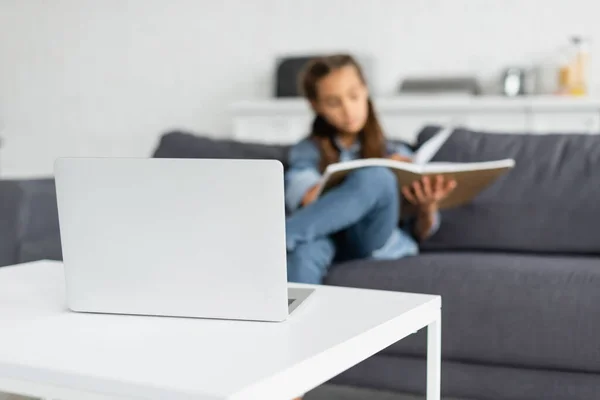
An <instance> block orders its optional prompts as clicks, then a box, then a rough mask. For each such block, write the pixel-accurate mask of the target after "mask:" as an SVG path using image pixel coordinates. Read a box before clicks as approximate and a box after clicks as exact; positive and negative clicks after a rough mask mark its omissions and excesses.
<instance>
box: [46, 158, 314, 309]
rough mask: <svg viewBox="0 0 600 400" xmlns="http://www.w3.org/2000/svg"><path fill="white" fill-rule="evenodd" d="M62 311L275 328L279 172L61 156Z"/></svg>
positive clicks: (280, 252)
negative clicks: (237, 322) (259, 324)
mask: <svg viewBox="0 0 600 400" xmlns="http://www.w3.org/2000/svg"><path fill="white" fill-rule="evenodd" d="M54 169H55V171H54V172H55V178H56V191H57V200H58V211H59V222H60V231H61V240H62V248H63V259H64V266H65V275H66V288H67V302H68V306H69V308H70V309H72V310H74V311H81V312H97V313H116V314H137V315H156V316H178V317H199V318H219V319H239V320H258V321H283V320H285V319H286V318H287V317H288V315H289V314H290V312H291V311H293V310H295V309H297V307H298V306H299V305H301V304H302V303H303V302H304V301H305V300H306V298H307V297H308V296H309V295H310V294H311V292H312V290H311V289H301V288H300V289H296V288H291V289H289V290H288V285H287V268H286V246H285V205H284V186H283V182H284V180H283V167H282V165H281V163H279V162H278V161H271V160H206V159H129V158H116V159H115V158H62V159H58V160H57V161H56V163H55V168H54Z"/></svg>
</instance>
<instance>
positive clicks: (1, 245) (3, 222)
mask: <svg viewBox="0 0 600 400" xmlns="http://www.w3.org/2000/svg"><path fill="white" fill-rule="evenodd" d="M20 203H21V189H20V188H19V185H18V183H17V182H14V181H0V267H3V266H6V265H12V264H15V263H16V262H17V249H18V239H17V226H18V222H19V210H20V208H19V205H20Z"/></svg>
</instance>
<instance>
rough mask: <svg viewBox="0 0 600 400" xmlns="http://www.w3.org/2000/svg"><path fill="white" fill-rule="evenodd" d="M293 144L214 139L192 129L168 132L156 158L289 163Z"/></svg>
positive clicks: (155, 155)
mask: <svg viewBox="0 0 600 400" xmlns="http://www.w3.org/2000/svg"><path fill="white" fill-rule="evenodd" d="M288 149H289V146H284V145H267V144H258V143H244V142H239V141H235V140H230V139H212V138H208V137H204V136H199V135H195V134H192V133H189V132H182V131H173V132H167V133H165V134H164V135H162V137H161V138H160V141H159V143H158V146H157V147H156V149H155V150H154V154H153V157H155V158H233V159H235V158H237V159H266V160H279V161H281V162H282V163H283V164H284V166H287V153H288Z"/></svg>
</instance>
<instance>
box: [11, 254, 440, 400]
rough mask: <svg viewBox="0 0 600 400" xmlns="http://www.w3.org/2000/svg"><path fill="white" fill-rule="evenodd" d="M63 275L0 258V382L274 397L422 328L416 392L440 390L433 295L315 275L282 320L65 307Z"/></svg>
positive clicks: (56, 266)
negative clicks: (422, 368)
mask: <svg viewBox="0 0 600 400" xmlns="http://www.w3.org/2000/svg"><path fill="white" fill-rule="evenodd" d="M63 281H64V276H63V267H62V264H61V263H57V262H46V261H44V262H36V263H30V264H23V265H19V266H15V267H5V268H0V391H7V392H12V393H19V394H23V395H29V396H32V397H42V398H47V399H60V400H108V399H111V400H119V399H122V400H125V399H169V400H183V399H185V400H191V399H197V400H209V399H210V400H217V399H281V400H286V399H291V398H293V397H295V396H298V395H300V394H302V393H305V392H307V391H309V390H310V389H312V388H315V387H316V386H318V385H320V384H321V383H324V382H326V381H327V380H329V379H330V378H332V377H334V376H336V375H337V374H339V373H341V372H343V371H345V370H346V369H348V368H350V367H352V366H354V365H356V364H357V363H359V362H360V361H362V360H364V359H366V358H367V357H369V356H371V355H373V354H375V353H377V352H379V351H380V350H382V349H384V348H386V347H388V346H389V345H391V344H393V343H394V342H396V341H398V340H400V339H402V338H404V337H406V336H408V335H410V334H412V333H414V332H416V331H417V330H419V329H421V328H423V327H428V353H427V399H428V400H439V398H440V364H441V361H440V359H441V354H440V344H441V343H440V333H441V332H440V314H441V311H440V307H441V299H440V297H439V296H429V295H420V294H407V293H395V292H385V291H372V290H362V289H350V288H339V287H321V286H319V287H317V290H316V292H315V294H314V295H313V296H311V298H309V300H307V302H306V303H305V304H304V305H303V306H301V307H300V308H299V309H298V310H296V311H295V312H294V313H293V314H292V315H291V316H290V318H289V319H288V320H287V321H286V322H283V323H261V322H244V321H218V320H202V319H184V318H159V317H138V316H119V315H97V314H77V313H72V312H70V311H68V310H67V309H66V307H65V297H64V282H63ZM200 289H201V285H199V290H200ZM398 379H402V377H401V376H399V377H398Z"/></svg>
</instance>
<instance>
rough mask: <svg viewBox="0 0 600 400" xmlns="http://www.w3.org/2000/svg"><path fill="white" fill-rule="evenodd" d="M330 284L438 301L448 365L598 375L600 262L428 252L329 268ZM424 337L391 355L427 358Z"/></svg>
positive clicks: (395, 347) (403, 342)
mask: <svg viewBox="0 0 600 400" xmlns="http://www.w3.org/2000/svg"><path fill="white" fill-rule="evenodd" d="M326 283H327V284H330V285H338V286H349V287H360V288H371V289H383V290H394V291H403V292H416V293H429V294H438V295H441V296H442V310H443V311H442V315H443V317H442V320H443V322H442V332H443V346H442V352H443V356H444V357H445V358H447V359H452V360H457V361H465V362H473V363H490V364H499V365H508V366H511V365H514V366H520V367H531V368H550V369H553V368H557V369H561V370H576V371H589V372H596V373H597V372H600V347H599V346H598V339H597V337H598V332H600V319H598V318H596V315H597V313H598V307H599V305H600V258H598V257H596V258H594V257H584V256H577V257H565V256H552V255H547V256H534V255H525V254H520V255H518V254H500V253H497V254H494V253H489V254H486V253H468V252H464V253H460V252H457V253H442V252H440V253H429V254H421V255H419V256H413V257H406V258H403V259H400V260H395V261H372V260H361V261H355V262H351V263H346V264H341V265H338V266H335V267H333V268H332V270H331V271H330V273H329V276H328V277H327V279H326ZM424 334H425V332H424V331H423V332H419V334H417V335H414V336H412V337H409V338H406V339H404V340H401V341H400V342H398V343H397V344H395V345H393V346H392V347H390V348H389V349H387V350H386V352H387V353H388V354H397V355H409V356H424V355H425V353H426V341H425V336H424Z"/></svg>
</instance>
